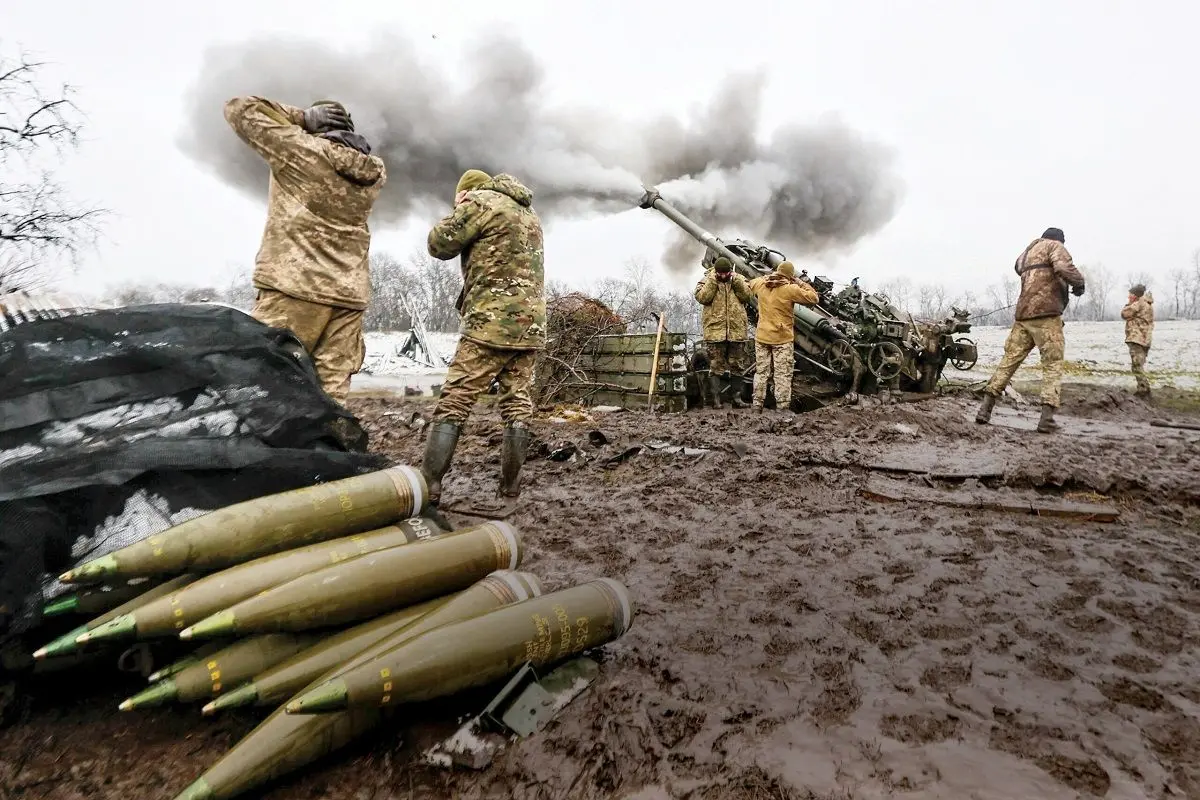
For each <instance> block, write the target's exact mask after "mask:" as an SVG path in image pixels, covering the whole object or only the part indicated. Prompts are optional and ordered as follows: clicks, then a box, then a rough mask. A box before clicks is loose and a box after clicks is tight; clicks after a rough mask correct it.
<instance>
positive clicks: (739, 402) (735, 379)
mask: <svg viewBox="0 0 1200 800" xmlns="http://www.w3.org/2000/svg"><path fill="white" fill-rule="evenodd" d="M726 374H727V375H728V377H729V393H730V398H729V403H730V405H732V406H733V407H734V408H746V401H745V400H743V399H742V390H743V389H744V388H745V386H746V381H745V379H744V378H743V377H742V376H741V375H738V374H737V373H736V372H733V373H726Z"/></svg>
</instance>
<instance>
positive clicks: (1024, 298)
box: [975, 228, 1084, 433]
mask: <svg viewBox="0 0 1200 800" xmlns="http://www.w3.org/2000/svg"><path fill="white" fill-rule="evenodd" d="M1065 242H1066V237H1065V236H1064V235H1063V232H1062V230H1061V229H1059V228H1047V229H1046V232H1045V233H1043V234H1042V235H1041V236H1039V237H1038V238H1036V239H1034V240H1033V241H1032V242H1030V243H1029V246H1028V247H1026V248H1025V251H1024V252H1022V253H1021V255H1020V256H1019V257H1018V258H1017V263H1016V264H1015V265H1014V266H1013V269H1014V270H1016V273H1017V275H1019V276H1021V294H1020V296H1019V297H1018V298H1017V313H1016V321H1015V322H1014V323H1013V326H1012V330H1010V331H1009V332H1008V339H1007V340H1005V342H1004V357H1003V358H1001V359H1000V364H999V366H997V367H996V371H995V373H993V374H992V379H991V380H989V381H988V384H987V386H986V387H984V390H983V403H982V405H980V407H979V413H977V414H976V415H975V421H976V422H978V423H979V424H980V425H985V424H987V422H988V420H990V419H991V418H992V409H993V408H995V406H996V398H997V397H999V396H1000V393H1001V392H1003V391H1004V389H1005V387H1007V386H1008V382H1009V381H1011V380H1012V376H1013V374H1014V373H1016V371H1017V367H1019V366H1021V362H1023V361H1024V360H1025V357H1026V356H1028V355H1029V352H1030V351H1031V350H1033V348H1034V347H1035V346H1036V347H1037V349H1038V355H1039V356H1040V357H1041V360H1042V416H1041V419H1039V420H1038V426H1037V429H1038V432H1039V433H1051V432H1053V431H1055V430H1056V429H1057V428H1058V423H1056V422H1055V421H1054V412H1055V410H1056V409H1058V407H1059V405H1061V403H1062V393H1061V384H1062V370H1063V351H1064V350H1065V348H1066V342H1065V340H1064V339H1063V319H1062V314H1063V311H1065V310H1066V308H1067V301H1068V299H1069V298H1068V297H1067V287H1068V286H1069V287H1070V289H1071V293H1072V294H1074V295H1075V296H1076V297H1079V296H1081V295H1082V294H1083V290H1084V281H1083V274H1082V273H1080V271H1079V270H1078V269H1076V267H1075V262H1074V261H1073V260H1072V259H1071V254H1070V253H1069V252H1067V248H1066V244H1065Z"/></svg>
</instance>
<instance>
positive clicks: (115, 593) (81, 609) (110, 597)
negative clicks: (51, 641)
mask: <svg viewBox="0 0 1200 800" xmlns="http://www.w3.org/2000/svg"><path fill="white" fill-rule="evenodd" d="M157 583H158V581H148V580H140V581H137V582H130V583H123V584H118V585H116V586H92V587H88V588H86V589H80V590H79V591H78V592H74V593H72V594H68V595H65V596H63V597H58V598H56V599H54V600H51V601H50V602H49V603H47V604H46V605H45V607H44V608H42V615H43V616H46V617H58V616H62V615H63V614H103V613H104V612H105V611H111V610H112V609H114V608H116V607H117V606H119V605H121V604H122V603H127V602H129V601H130V600H132V599H134V598H135V597H139V596H141V595H143V594H145V593H146V592H147V591H149V590H150V589H153V588H154V586H155V585H156V584H157Z"/></svg>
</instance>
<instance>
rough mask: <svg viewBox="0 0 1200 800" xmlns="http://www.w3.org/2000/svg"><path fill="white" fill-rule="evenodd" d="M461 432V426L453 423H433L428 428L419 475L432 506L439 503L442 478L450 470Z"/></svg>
mask: <svg viewBox="0 0 1200 800" xmlns="http://www.w3.org/2000/svg"><path fill="white" fill-rule="evenodd" d="M461 432H462V426H461V425H456V424H455V423H453V422H435V423H433V425H431V426H429V434H428V436H426V438H425V457H424V458H422V459H421V473H422V474H423V475H424V476H425V483H426V484H427V485H428V487H429V502H430V503H431V504H432V505H437V504H438V503H439V502H441V499H442V478H443V477H445V475H446V472H447V471H448V470H449V469H450V462H451V461H452V460H453V459H454V448H455V447H457V446H458V435H459V433H461Z"/></svg>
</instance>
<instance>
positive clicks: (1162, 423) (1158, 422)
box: [1150, 419, 1200, 431]
mask: <svg viewBox="0 0 1200 800" xmlns="http://www.w3.org/2000/svg"><path fill="white" fill-rule="evenodd" d="M1150 424H1151V425H1153V426H1154V427H1155V428H1178V429H1179V430H1182V431H1200V425H1194V424H1192V423H1190V422H1167V421H1166V420H1163V419H1153V420H1150Z"/></svg>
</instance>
